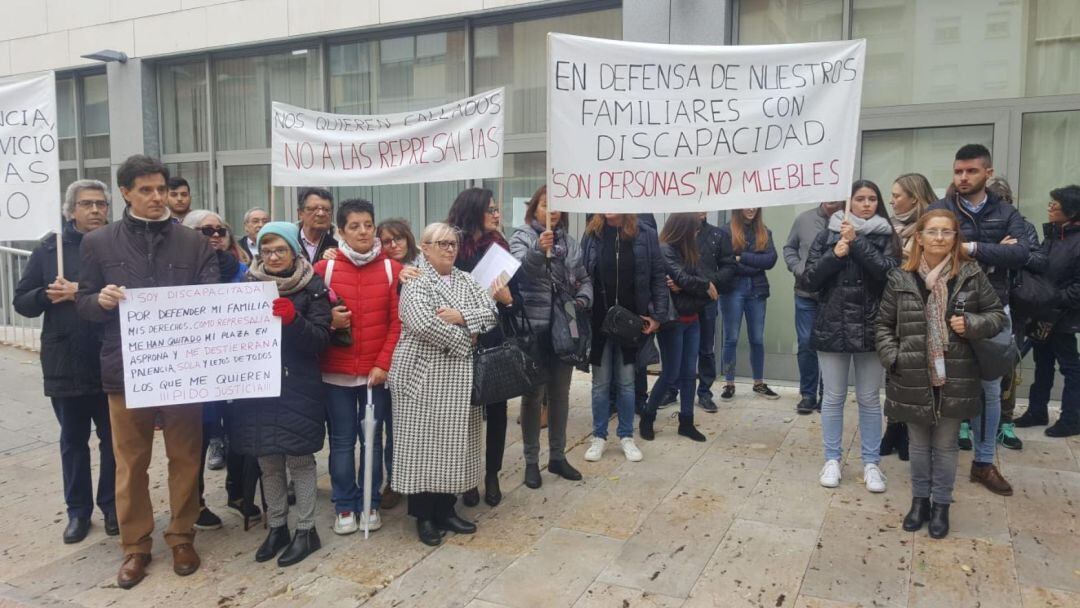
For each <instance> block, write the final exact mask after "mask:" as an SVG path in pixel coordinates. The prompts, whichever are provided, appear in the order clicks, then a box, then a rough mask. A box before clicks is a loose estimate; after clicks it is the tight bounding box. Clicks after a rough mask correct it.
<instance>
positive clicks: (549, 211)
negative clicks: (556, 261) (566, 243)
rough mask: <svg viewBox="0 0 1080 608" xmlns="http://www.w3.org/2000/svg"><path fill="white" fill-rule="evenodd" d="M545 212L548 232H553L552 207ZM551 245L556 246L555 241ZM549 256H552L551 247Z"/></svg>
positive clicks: (548, 252)
mask: <svg viewBox="0 0 1080 608" xmlns="http://www.w3.org/2000/svg"><path fill="white" fill-rule="evenodd" d="M545 196H546V195H545ZM545 209H547V206H546V205H545ZM545 213H546V214H547V230H548V232H551V209H547V210H546V212H545ZM551 247H552V249H554V248H555V243H554V242H552V244H551ZM547 257H548V258H550V257H551V249H548V250H547Z"/></svg>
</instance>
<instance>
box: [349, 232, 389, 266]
mask: <svg viewBox="0 0 1080 608" xmlns="http://www.w3.org/2000/svg"><path fill="white" fill-rule="evenodd" d="M338 252H340V253H343V254H345V257H347V258H349V261H350V262H352V263H353V265H354V266H356V267H357V268H362V267H363V266H364V265H365V264H368V263H370V262H373V261H374V260H375V258H377V257H379V254H380V253H382V242H381V241H379V239H375V244H374V246H372V248H371V251H369V252H367V253H357V252H356V251H353V248H352V247H349V244H348V243H346V242H345V239H342V240H341V242H340V243H338Z"/></svg>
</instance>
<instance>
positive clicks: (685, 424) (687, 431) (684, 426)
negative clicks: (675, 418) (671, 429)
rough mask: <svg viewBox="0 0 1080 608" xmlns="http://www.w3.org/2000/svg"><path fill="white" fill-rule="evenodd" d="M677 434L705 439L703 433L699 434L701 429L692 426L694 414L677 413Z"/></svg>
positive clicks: (695, 438)
mask: <svg viewBox="0 0 1080 608" xmlns="http://www.w3.org/2000/svg"><path fill="white" fill-rule="evenodd" d="M679 434H680V435H682V436H683V437H689V438H690V439H693V440H694V441H705V435H702V434H701V431H699V430H697V427H695V426H694V416H693V415H690V416H684V415H682V414H679Z"/></svg>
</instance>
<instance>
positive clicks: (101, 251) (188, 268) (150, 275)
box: [75, 209, 220, 393]
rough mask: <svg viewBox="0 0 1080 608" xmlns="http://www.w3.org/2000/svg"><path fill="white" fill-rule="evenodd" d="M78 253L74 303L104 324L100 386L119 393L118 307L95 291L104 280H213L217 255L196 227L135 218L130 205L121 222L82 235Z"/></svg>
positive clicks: (132, 284) (144, 283)
mask: <svg viewBox="0 0 1080 608" xmlns="http://www.w3.org/2000/svg"><path fill="white" fill-rule="evenodd" d="M81 254H82V255H81V258H80V266H79V270H80V271H79V292H78V294H76V296H75V304H76V307H77V309H78V311H79V316H80V317H82V318H83V319H86V320H87V321H93V322H95V323H103V324H104V327H102V345H101V386H102V388H103V389H104V391H105V392H106V393H123V392H124V359H123V354H122V352H121V348H120V314H119V311H120V308H119V307H117V308H115V309H113V310H105V309H104V308H102V307H101V305H100V304H98V292H100V291H101V289H102V288H103V287H105V286H106V285H117V286H120V287H128V288H136V287H172V286H176V285H205V284H208V283H217V282H218V277H219V276H220V275H219V273H218V264H217V257H216V255H215V254H214V250H213V249H211V248H210V244H209V243H208V242H207V240H206V238H205V237H204V236H203V235H201V234H199V233H198V232H195V231H194V230H192V229H190V228H185V227H183V226H180V225H177V224H174V223H173V222H171V221H161V222H148V221H145V220H139V219H135V218H134V217H132V216H131V214H130V213H129V209H125V210H124V217H123V218H122V219H121V220H120V221H118V222H114V223H112V224H109V225H108V226H105V227H104V228H98V229H97V230H95V231H93V232H91V233H89V234H87V235H86V236H85V237H83V243H82V247H81Z"/></svg>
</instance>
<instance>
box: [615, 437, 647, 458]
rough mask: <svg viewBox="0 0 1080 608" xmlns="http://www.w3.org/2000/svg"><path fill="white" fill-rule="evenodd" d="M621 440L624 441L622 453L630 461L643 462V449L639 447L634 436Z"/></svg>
mask: <svg viewBox="0 0 1080 608" xmlns="http://www.w3.org/2000/svg"><path fill="white" fill-rule="evenodd" d="M620 442H621V443H622V453H623V454H624V455H625V456H626V459H627V460H629V461H630V462H641V459H642V458H643V457H642V455H641V450H639V449H638V447H637V445H636V444H635V443H634V438H633V437H623V438H622V439H621V440H620Z"/></svg>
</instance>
